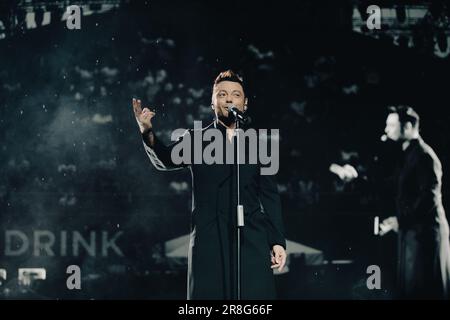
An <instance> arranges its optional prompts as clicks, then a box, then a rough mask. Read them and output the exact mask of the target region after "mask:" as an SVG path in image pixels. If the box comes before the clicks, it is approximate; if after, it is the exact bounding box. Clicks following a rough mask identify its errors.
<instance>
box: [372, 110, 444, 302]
mask: <svg viewBox="0 0 450 320" xmlns="http://www.w3.org/2000/svg"><path fill="white" fill-rule="evenodd" d="M384 138H385V139H386V138H387V139H391V140H393V141H398V142H399V143H401V147H402V150H403V159H402V160H403V161H402V162H401V165H400V168H399V170H398V176H397V199H396V200H397V201H396V202H397V215H396V216H395V217H389V218H387V219H385V220H384V221H383V223H382V224H381V225H380V229H381V232H380V234H381V235H383V234H386V233H387V232H389V231H390V230H394V231H397V232H398V258H397V287H398V294H399V298H401V299H448V298H449V291H450V288H449V286H450V245H449V226H448V222H447V219H446V216H445V211H444V207H443V205H442V195H441V184H442V183H441V178H442V166H441V162H440V161H439V158H438V157H437V155H436V154H435V152H434V151H433V149H432V148H431V147H430V146H429V145H427V144H426V143H425V142H424V141H423V139H422V138H421V136H420V134H419V115H418V114H417V113H416V112H415V111H414V110H413V109H412V108H411V107H407V106H399V107H393V108H390V110H389V115H388V117H387V119H386V128H385V136H384Z"/></svg>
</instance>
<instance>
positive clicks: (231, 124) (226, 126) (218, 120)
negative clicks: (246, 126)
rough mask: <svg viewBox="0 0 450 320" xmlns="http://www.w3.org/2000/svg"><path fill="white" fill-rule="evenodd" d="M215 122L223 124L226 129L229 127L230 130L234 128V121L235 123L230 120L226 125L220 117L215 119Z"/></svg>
mask: <svg viewBox="0 0 450 320" xmlns="http://www.w3.org/2000/svg"><path fill="white" fill-rule="evenodd" d="M217 122H218V123H219V124H220V125H222V126H224V127H225V128H226V129H231V130H234V129H236V123H235V122H232V123H230V124H229V125H226V124H225V123H223V122H222V121H221V120H220V119H217Z"/></svg>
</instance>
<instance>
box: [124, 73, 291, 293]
mask: <svg viewBox="0 0 450 320" xmlns="http://www.w3.org/2000/svg"><path fill="white" fill-rule="evenodd" d="M247 103H248V98H247V97H246V95H245V90H244V83H243V81H242V78H241V77H240V76H238V75H237V74H235V73H234V72H233V71H231V70H228V71H225V72H222V73H220V74H219V76H218V77H217V78H216V80H215V82H214V85H213V93H212V105H211V107H212V110H213V111H214V114H215V119H214V122H213V123H211V124H210V125H208V126H207V127H206V128H203V129H201V130H202V131H203V134H206V133H207V131H208V130H211V129H219V130H220V132H221V133H222V135H223V137H224V139H222V140H221V141H223V144H224V150H226V148H225V144H235V143H236V139H235V134H234V133H235V132H234V129H235V122H234V119H233V117H231V116H230V114H229V108H230V107H231V106H235V107H236V108H238V110H239V111H240V112H241V113H245V111H246V109H247ZM133 109H134V113H135V116H136V120H137V122H138V125H139V128H140V131H141V133H142V138H143V141H144V148H145V150H146V152H147V154H148V156H149V158H150V160H151V162H152V164H153V165H154V166H155V168H156V169H158V170H175V169H182V168H184V167H189V168H190V170H191V174H192V192H193V195H192V199H193V203H192V216H191V235H190V243H189V260H188V261H189V262H188V299H236V298H237V290H238V289H237V285H236V277H237V272H238V271H237V266H236V265H237V264H236V242H235V239H236V237H235V235H236V206H237V200H236V185H237V183H236V180H237V179H236V165H234V164H216V163H214V164H204V163H203V164H196V163H193V164H189V165H186V164H175V163H174V162H173V159H172V158H171V151H172V149H173V147H174V146H175V145H176V144H177V143H180V142H181V141H182V140H183V139H190V138H191V137H192V135H191V134H185V135H184V136H183V137H182V138H180V139H179V140H178V141H177V142H175V143H174V144H172V145H170V146H165V145H163V144H162V143H161V141H160V140H158V138H157V136H156V135H155V133H154V132H153V126H152V122H151V119H152V118H153V116H155V113H154V112H152V111H150V110H149V109H148V108H144V109H141V102H140V100H135V99H133ZM188 133H192V130H189V131H188ZM203 143H204V144H205V145H203V148H204V147H206V146H207V145H208V143H207V142H203ZM240 195H241V202H242V204H243V206H244V218H245V220H244V224H245V226H244V227H243V228H242V235H241V255H240V256H241V298H242V299H274V298H276V292H275V283H274V276H273V270H272V269H274V268H278V270H280V271H281V269H282V268H283V266H284V264H285V262H286V252H285V248H286V242H285V236H284V230H283V223H282V218H281V204H280V198H279V195H278V191H277V185H276V183H275V180H274V177H273V176H270V175H261V173H260V168H259V165H252V164H243V165H240Z"/></svg>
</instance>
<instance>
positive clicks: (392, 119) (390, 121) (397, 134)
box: [384, 113, 402, 141]
mask: <svg viewBox="0 0 450 320" xmlns="http://www.w3.org/2000/svg"><path fill="white" fill-rule="evenodd" d="M384 132H385V133H386V136H387V137H388V138H389V139H391V140H394V141H397V140H399V139H400V138H401V137H402V130H401V124H400V120H399V118H398V114H397V113H390V114H389V115H388V117H387V119H386V128H385V129H384Z"/></svg>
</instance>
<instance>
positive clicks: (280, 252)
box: [271, 244, 286, 271]
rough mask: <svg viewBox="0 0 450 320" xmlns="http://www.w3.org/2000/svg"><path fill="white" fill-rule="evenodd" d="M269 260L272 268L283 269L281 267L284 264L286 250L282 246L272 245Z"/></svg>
mask: <svg viewBox="0 0 450 320" xmlns="http://www.w3.org/2000/svg"><path fill="white" fill-rule="evenodd" d="M271 262H272V266H271V268H272V269H275V268H278V271H281V270H283V267H284V265H285V264H286V251H285V250H284V248H283V247H282V246H280V245H278V244H276V245H274V246H273V247H272V252H271Z"/></svg>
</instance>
